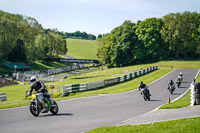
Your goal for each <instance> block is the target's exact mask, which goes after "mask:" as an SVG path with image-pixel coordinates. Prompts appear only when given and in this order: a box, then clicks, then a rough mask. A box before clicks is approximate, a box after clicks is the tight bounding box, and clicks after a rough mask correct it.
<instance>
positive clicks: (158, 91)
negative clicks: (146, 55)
mask: <svg viewBox="0 0 200 133" xmlns="http://www.w3.org/2000/svg"><path fill="white" fill-rule="evenodd" d="M180 72H183V83H182V84H181V87H180V88H176V90H175V91H174V93H173V95H171V94H170V93H169V91H168V90H167V89H166V87H167V84H168V82H169V81H170V79H173V80H174V79H175V78H177V75H178V74H179V73H180ZM197 72H198V70H197V69H184V70H174V71H172V72H171V73H169V74H168V75H166V76H165V77H163V78H161V79H159V80H157V81H156V82H153V83H151V84H150V85H149V89H150V92H151V95H152V96H151V101H144V100H143V97H142V96H141V95H140V93H139V92H138V91H137V90H136V91H131V92H126V93H121V94H111V95H101V96H94V97H88V98H79V99H72V100H66V101H60V102H58V106H59V108H60V111H59V113H58V114H57V115H51V114H50V113H48V114H40V116H39V117H33V116H32V115H31V113H30V112H29V108H28V106H26V107H21V108H14V109H7V110H0V133H14V132H15V133H23V132H28V133H35V132H44V133H47V132H48V133H55V132H56V133H80V132H84V131H88V130H91V129H94V128H98V127H102V126H113V125H115V124H117V123H120V122H122V121H124V120H127V119H129V118H134V117H137V116H139V115H142V114H144V113H147V112H149V111H151V110H153V109H155V108H156V107H158V106H160V105H162V104H165V103H166V102H167V99H168V97H169V96H170V99H171V100H173V99H175V98H177V97H178V96H180V95H181V94H182V93H183V92H185V91H186V90H187V88H188V87H189V85H190V83H191V82H192V80H193V78H194V77H195V75H196V73H197ZM144 82H145V81H144Z"/></svg>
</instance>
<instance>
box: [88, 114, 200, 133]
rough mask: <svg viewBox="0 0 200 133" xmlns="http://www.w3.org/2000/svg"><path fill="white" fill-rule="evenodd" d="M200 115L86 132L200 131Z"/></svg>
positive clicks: (199, 132) (144, 132) (163, 132)
mask: <svg viewBox="0 0 200 133" xmlns="http://www.w3.org/2000/svg"><path fill="white" fill-rule="evenodd" d="M199 123H200V117H196V118H188V119H180V120H173V121H166V122H156V123H151V124H142V125H127V126H120V127H101V128H97V129H94V130H91V131H88V132H85V133H200V126H199Z"/></svg>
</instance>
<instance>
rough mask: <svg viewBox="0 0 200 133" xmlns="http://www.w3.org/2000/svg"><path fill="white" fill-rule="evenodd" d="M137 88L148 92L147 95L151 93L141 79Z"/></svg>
mask: <svg viewBox="0 0 200 133" xmlns="http://www.w3.org/2000/svg"><path fill="white" fill-rule="evenodd" d="M138 89H139V91H140V90H141V89H144V91H147V94H148V95H149V96H151V94H150V92H149V89H148V86H147V85H146V84H144V83H143V81H141V82H140V85H139V87H138ZM141 93H142V92H141Z"/></svg>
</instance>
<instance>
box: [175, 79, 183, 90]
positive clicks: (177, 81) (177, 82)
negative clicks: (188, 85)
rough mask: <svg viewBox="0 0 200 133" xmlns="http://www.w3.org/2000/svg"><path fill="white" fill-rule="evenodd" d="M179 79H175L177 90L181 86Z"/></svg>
mask: <svg viewBox="0 0 200 133" xmlns="http://www.w3.org/2000/svg"><path fill="white" fill-rule="evenodd" d="M181 81H182V80H181V78H180V77H178V78H177V79H176V84H177V87H178V88H179V87H180V86H181Z"/></svg>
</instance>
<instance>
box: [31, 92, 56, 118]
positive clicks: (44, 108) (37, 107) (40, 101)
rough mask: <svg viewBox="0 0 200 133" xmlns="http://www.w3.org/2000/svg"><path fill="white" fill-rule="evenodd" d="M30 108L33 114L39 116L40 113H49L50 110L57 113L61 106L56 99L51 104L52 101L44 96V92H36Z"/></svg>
mask: <svg viewBox="0 0 200 133" xmlns="http://www.w3.org/2000/svg"><path fill="white" fill-rule="evenodd" d="M29 110H30V112H31V114H32V115H33V116H39V114H40V113H48V112H49V111H50V112H51V113H52V114H57V113H58V110H59V108H58V105H57V103H56V102H55V101H53V104H51V102H50V101H49V100H48V99H47V98H46V97H44V96H43V93H35V94H33V95H32V101H31V103H30V105H29Z"/></svg>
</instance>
